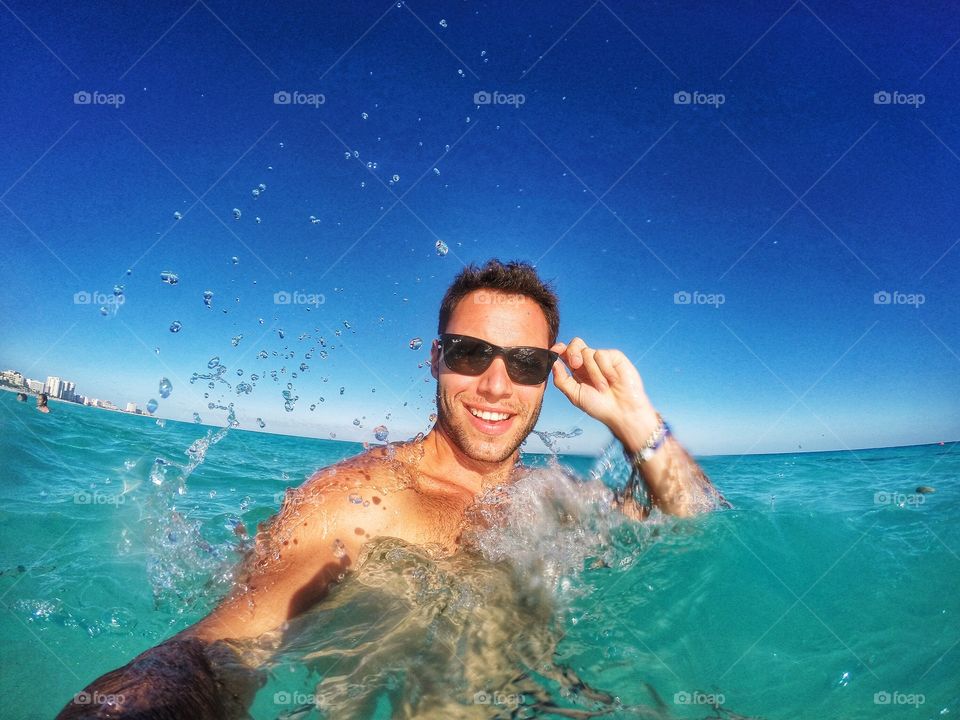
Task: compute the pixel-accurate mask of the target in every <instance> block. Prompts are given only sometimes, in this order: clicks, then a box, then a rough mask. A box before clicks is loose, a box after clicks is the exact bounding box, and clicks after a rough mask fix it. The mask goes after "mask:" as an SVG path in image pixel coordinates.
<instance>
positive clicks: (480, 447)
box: [437, 380, 543, 463]
mask: <svg viewBox="0 0 960 720" xmlns="http://www.w3.org/2000/svg"><path fill="white" fill-rule="evenodd" d="M459 407H462V403H459V402H458V401H457V400H456V399H455V398H452V397H450V396H449V395H448V394H447V393H446V392H443V391H442V390H441V388H440V381H439V380H438V381H437V425H438V426H439V427H440V428H441V429H442V430H443V432H444V434H445V435H446V436H447V437H448V438H450V441H451V442H452V443H453V444H454V445H456V446H457V447H458V448H459V449H460V451H461V452H462V453H463V454H464V455H466V456H467V457H469V458H470V459H472V460H477V461H479V462H488V463H500V462H503V461H504V460H506V459H508V458H509V457H511V456H512V455H513V454H514V453H515V452H516V451H517V448H519V447H520V444H521V443H522V442H523V441H524V440H526V438H527V436H528V435H529V434H530V432H531V431H532V430H533V428H534V427H535V426H536V424H537V420H538V419H539V418H540V409H541V408H542V407H543V395H541V396H540V400H539V401H538V402H537V406H536V407H535V408H534V409H533V411H532V412H530V413H529V414H528V415H527V416H526V422H524V414H523V413H522V412H519V413H517V415H516V418H515V419H514V422H515V423H516V422H517V421H519V423H518V426H517V427H516V428H515V429H514V430H513V431H511V432H510V433H509V434H507V435H498V436H496V437H493V438H491V439H490V440H487V441H483V440H480V441H478V440H477V438H476V433H475V432H473V431H472V430H471V428H469V427H467V426H466V423H468V422H469V420H466V419H463V420H460V421H458V420H457V418H458V417H459V414H458V413H457V410H458V408H459Z"/></svg>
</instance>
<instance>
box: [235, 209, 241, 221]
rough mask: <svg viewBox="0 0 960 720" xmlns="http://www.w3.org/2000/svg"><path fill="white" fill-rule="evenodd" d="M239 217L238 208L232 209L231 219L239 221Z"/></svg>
mask: <svg viewBox="0 0 960 720" xmlns="http://www.w3.org/2000/svg"><path fill="white" fill-rule="evenodd" d="M240 215H241V213H240V208H234V209H233V219H234V220H239V219H240Z"/></svg>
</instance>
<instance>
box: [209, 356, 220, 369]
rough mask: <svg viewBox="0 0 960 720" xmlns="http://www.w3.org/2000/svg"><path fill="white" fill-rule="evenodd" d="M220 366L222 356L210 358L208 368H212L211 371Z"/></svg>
mask: <svg viewBox="0 0 960 720" xmlns="http://www.w3.org/2000/svg"><path fill="white" fill-rule="evenodd" d="M219 364H220V356H219V355H214V356H213V357H212V358H210V359H209V360H207V367H208V368H210V369H211V370H212V369H213V368H215V367H217V366H218V365H219Z"/></svg>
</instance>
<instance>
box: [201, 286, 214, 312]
mask: <svg viewBox="0 0 960 720" xmlns="http://www.w3.org/2000/svg"><path fill="white" fill-rule="evenodd" d="M203 304H204V305H206V306H207V307H208V308H212V307H213V291H212V290H204V291H203Z"/></svg>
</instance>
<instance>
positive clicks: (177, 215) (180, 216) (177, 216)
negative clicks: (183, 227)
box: [173, 210, 183, 220]
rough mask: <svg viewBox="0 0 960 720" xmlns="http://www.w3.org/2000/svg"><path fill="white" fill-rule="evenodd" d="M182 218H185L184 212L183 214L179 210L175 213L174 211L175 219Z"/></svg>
mask: <svg viewBox="0 0 960 720" xmlns="http://www.w3.org/2000/svg"><path fill="white" fill-rule="evenodd" d="M181 218H183V214H182V213H181V212H180V211H179V210H177V211H176V212H175V213H173V219H174V220H180V219H181Z"/></svg>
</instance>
